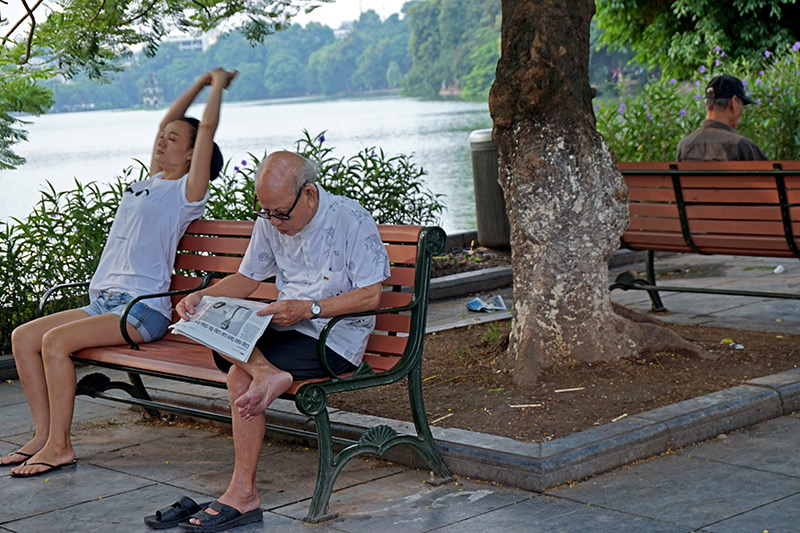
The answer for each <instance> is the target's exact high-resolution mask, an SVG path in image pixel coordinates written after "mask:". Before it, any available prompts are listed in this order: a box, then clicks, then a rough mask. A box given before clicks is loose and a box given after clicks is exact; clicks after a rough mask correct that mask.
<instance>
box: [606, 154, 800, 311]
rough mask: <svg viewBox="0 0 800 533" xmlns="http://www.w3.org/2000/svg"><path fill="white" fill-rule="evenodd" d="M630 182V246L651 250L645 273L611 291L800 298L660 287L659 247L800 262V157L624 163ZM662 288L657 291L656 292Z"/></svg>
mask: <svg viewBox="0 0 800 533" xmlns="http://www.w3.org/2000/svg"><path fill="white" fill-rule="evenodd" d="M619 169H620V171H621V172H622V175H623V176H624V178H625V182H626V184H627V186H628V200H629V206H630V224H629V226H628V228H627V229H626V230H625V233H624V234H623V236H622V245H623V246H624V247H626V248H629V249H631V250H644V251H646V252H647V257H646V264H645V278H644V279H642V278H637V277H636V276H634V275H633V274H632V273H629V272H625V273H622V274H620V275H619V276H618V277H617V278H616V280H615V282H614V283H613V284H611V286H610V289H611V290H613V289H624V290H628V289H636V290H646V291H647V292H648V294H649V296H650V300H651V302H652V310H653V311H665V310H666V309H665V307H664V305H663V303H662V302H661V298H660V296H659V294H658V291H673V292H696V293H707V294H728V295H737V296H757V297H769V298H783V299H800V295H798V294H788V293H779V292H761V291H744V290H732V289H731V290H727V289H712V288H708V287H676V286H656V279H655V266H654V257H655V256H654V252H656V251H666V252H690V253H697V254H723V255H748V256H757V257H777V258H791V257H796V258H798V259H800V246H799V245H798V240H797V236H796V235H797V234H798V233H800V162H798V161H724V162H722V161H715V162H701V163H699V162H692V163H690V162H680V163H668V162H642V163H631V162H627V163H619ZM656 289H657V290H656Z"/></svg>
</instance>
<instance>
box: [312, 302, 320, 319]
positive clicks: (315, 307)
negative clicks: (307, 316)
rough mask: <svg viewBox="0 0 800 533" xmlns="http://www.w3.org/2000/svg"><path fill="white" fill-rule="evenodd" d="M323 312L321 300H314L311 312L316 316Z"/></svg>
mask: <svg viewBox="0 0 800 533" xmlns="http://www.w3.org/2000/svg"><path fill="white" fill-rule="evenodd" d="M321 312H322V307H320V305H319V302H314V303H312V304H311V314H312V315H314V316H315V317H316V316H317V315H319V314H320V313H321Z"/></svg>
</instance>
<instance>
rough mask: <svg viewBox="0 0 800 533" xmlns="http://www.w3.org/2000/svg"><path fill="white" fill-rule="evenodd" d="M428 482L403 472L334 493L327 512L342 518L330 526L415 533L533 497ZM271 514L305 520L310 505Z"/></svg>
mask: <svg viewBox="0 0 800 533" xmlns="http://www.w3.org/2000/svg"><path fill="white" fill-rule="evenodd" d="M424 478H425V475H424V474H422V473H421V472H417V471H405V472H402V473H399V474H396V475H393V476H389V477H384V478H381V479H378V480H376V481H373V482H371V483H368V484H360V485H355V486H353V487H349V488H346V489H342V490H338V491H336V492H334V493H333V497H332V498H331V505H330V509H329V510H330V511H332V512H336V513H339V518H336V519H334V520H332V521H330V522H329V523H330V525H331V526H332V527H335V528H337V529H341V530H342V531H347V532H350V533H360V532H370V533H372V532H374V531H392V532H394V531H402V532H403V533H415V532H421V531H430V530H432V529H435V528H438V527H442V526H446V525H449V524H453V523H456V522H460V521H462V520H466V519H468V518H473V517H475V516H479V515H482V514H484V513H487V512H489V511H492V510H495V509H500V508H505V507H507V506H508V505H511V504H514V503H518V502H521V501H524V500H527V499H529V498H530V497H531V494H530V493H528V492H524V491H520V490H515V489H509V488H506V487H498V486H494V485H488V484H482V483H477V482H474V481H459V483H458V484H457V485H456V484H455V483H449V484H446V485H442V486H439V487H434V486H431V485H429V484H426V483H424V482H423V480H424ZM273 511H274V512H276V513H280V514H283V515H287V516H291V517H294V518H302V517H303V516H305V514H306V512H307V503H306V502H301V503H298V504H294V505H290V506H287V507H282V508H280V509H274V510H273ZM498 531H502V530H498Z"/></svg>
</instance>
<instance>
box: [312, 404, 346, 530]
mask: <svg viewBox="0 0 800 533" xmlns="http://www.w3.org/2000/svg"><path fill="white" fill-rule="evenodd" d="M314 420H315V422H316V426H317V452H318V454H319V466H318V470H317V483H316V486H315V487H314V496H313V498H311V505H309V507H308V514H307V515H306V517H305V519H304V520H305V521H306V522H309V523H311V524H316V523H318V522H322V521H323V520H328V519H331V518H336V517H337V516H338V515H337V514H335V513H333V514H329V513H328V503H329V501H330V499H331V493H332V492H333V484H334V482H336V477H337V476H338V475H339V470H341V467H342V466H343V465H344V464H343V463H344V462H347V461H344V462H340V463H339V466H338V467H337V465H336V461H335V460H334V455H333V440H332V432H331V420H330V418H329V417H328V409H327V408H324V409H323V410H322V412H321V413H319V414H318V415H316V416H315V417H314Z"/></svg>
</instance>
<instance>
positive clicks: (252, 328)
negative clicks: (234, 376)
mask: <svg viewBox="0 0 800 533" xmlns="http://www.w3.org/2000/svg"><path fill="white" fill-rule="evenodd" d="M266 306H267V304H265V303H262V302H254V301H251V300H242V299H239V298H225V297H212V296H203V298H202V299H201V300H200V304H198V306H197V307H196V308H195V311H194V315H192V318H191V320H188V321H187V320H184V319H180V320H179V321H178V322H176V323H175V324H173V325H171V326H170V329H171V330H172V333H175V334H180V335H184V336H186V337H189V338H190V339H192V340H193V341H196V342H199V343H200V344H203V345H205V346H208V347H209V348H211V349H212V350H216V351H218V352H219V353H221V354H224V355H227V356H228V357H231V358H233V359H236V360H237V361H242V362H245V363H246V362H247V360H248V359H249V358H250V354H251V353H252V352H253V348H255V345H256V341H258V339H259V338H260V337H261V335H262V334H263V333H264V330H266V329H267V325H269V322H270V320H272V315H265V316H258V315H256V311H258V310H259V309H263V308H264V307H266Z"/></svg>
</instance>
